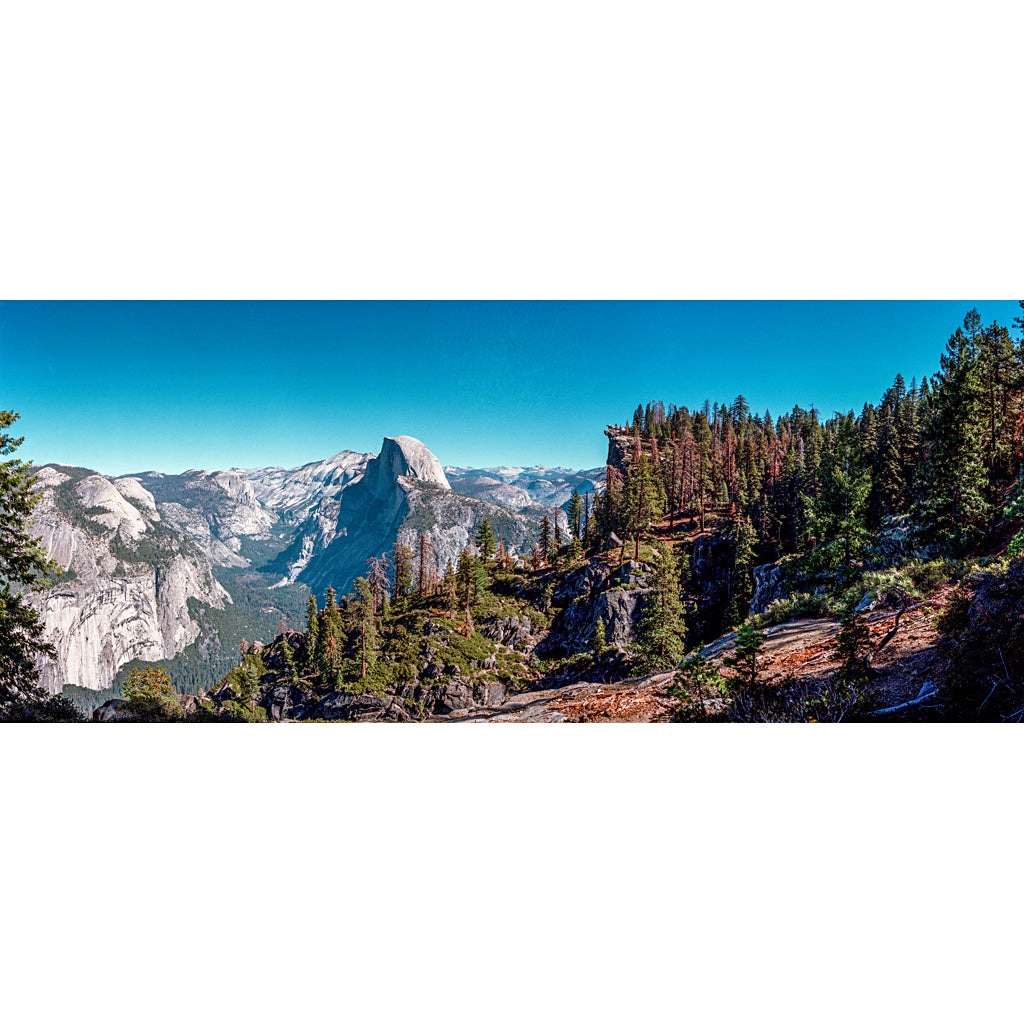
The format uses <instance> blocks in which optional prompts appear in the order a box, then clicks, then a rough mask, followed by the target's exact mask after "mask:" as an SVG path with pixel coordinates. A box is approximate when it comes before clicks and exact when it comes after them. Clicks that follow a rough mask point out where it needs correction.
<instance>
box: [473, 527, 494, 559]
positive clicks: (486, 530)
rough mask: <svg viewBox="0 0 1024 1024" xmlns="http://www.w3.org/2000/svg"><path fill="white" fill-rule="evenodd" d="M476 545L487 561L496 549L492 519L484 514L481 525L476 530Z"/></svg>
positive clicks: (481, 555)
mask: <svg viewBox="0 0 1024 1024" xmlns="http://www.w3.org/2000/svg"><path fill="white" fill-rule="evenodd" d="M475 539H476V547H477V551H479V552H480V557H481V558H482V559H483V560H484V562H487V561H489V560H490V558H491V556H492V555H493V554H494V552H495V550H496V544H495V542H494V531H493V530H492V529H491V521H490V520H489V519H488V518H487V516H484V518H483V519H482V520H481V521H480V525H479V526H478V527H477V531H476V538H475Z"/></svg>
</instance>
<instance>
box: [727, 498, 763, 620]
mask: <svg viewBox="0 0 1024 1024" xmlns="http://www.w3.org/2000/svg"><path fill="white" fill-rule="evenodd" d="M756 539H757V538H756V535H755V533H754V528H753V527H752V526H751V525H750V523H749V522H748V521H747V520H746V519H743V518H741V519H740V520H739V522H738V523H737V524H736V552H735V555H734V557H733V568H732V577H731V580H730V590H731V593H732V599H731V601H730V603H729V608H728V611H727V612H726V623H727V624H728V625H731V626H737V625H739V624H740V623H741V622H742V621H743V620H744V619H745V618H746V617H747V611H748V610H749V609H750V599H751V598H752V597H753V596H754V542H755V540H756Z"/></svg>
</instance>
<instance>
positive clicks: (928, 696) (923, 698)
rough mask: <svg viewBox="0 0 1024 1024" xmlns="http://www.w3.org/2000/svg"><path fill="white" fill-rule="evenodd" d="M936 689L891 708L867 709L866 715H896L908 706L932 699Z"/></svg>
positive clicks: (914, 705)
mask: <svg viewBox="0 0 1024 1024" xmlns="http://www.w3.org/2000/svg"><path fill="white" fill-rule="evenodd" d="M936 693H937V691H936V690H929V691H928V692H927V693H924V694H921V696H920V697H915V698H914V699H913V700H908V701H906V702H905V703H903V704H896V705H894V706H893V707H891V708H879V709H878V710H877V711H865V712H864V714H865V715H894V714H895V713H896V712H897V711H904V710H906V709H907V708H912V707H916V706H917V705H918V704H921V703H923V702H924V701H926V700H931V699H932V697H934V696H935V695H936Z"/></svg>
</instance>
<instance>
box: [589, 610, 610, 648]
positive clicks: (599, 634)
mask: <svg viewBox="0 0 1024 1024" xmlns="http://www.w3.org/2000/svg"><path fill="white" fill-rule="evenodd" d="M606 645H607V643H606V640H605V629H604V619H602V618H601V616H600V615H598V616H597V618H596V619H594V630H593V633H592V634H591V641H590V650H591V652H592V653H593V655H594V657H595V658H600V657H601V655H603V654H604V649H605V647H606Z"/></svg>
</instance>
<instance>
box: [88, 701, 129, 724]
mask: <svg viewBox="0 0 1024 1024" xmlns="http://www.w3.org/2000/svg"><path fill="white" fill-rule="evenodd" d="M92 720H93V721H94V722H127V721H130V720H131V716H130V715H129V714H128V701H126V700H122V699H121V698H120V697H112V698H111V699H110V700H108V701H106V702H105V703H103V704H101V705H100V706H99V707H98V708H96V709H95V710H94V711H93V713H92Z"/></svg>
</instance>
